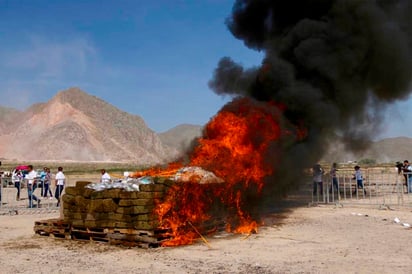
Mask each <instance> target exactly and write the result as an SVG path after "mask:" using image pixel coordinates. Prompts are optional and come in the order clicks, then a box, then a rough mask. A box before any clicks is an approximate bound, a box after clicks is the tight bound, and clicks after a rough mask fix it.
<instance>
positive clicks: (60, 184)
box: [54, 166, 66, 206]
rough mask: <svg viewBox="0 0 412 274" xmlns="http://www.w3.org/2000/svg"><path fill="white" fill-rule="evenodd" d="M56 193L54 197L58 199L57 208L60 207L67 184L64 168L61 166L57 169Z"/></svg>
mask: <svg viewBox="0 0 412 274" xmlns="http://www.w3.org/2000/svg"><path fill="white" fill-rule="evenodd" d="M55 183H56V191H55V193H54V197H55V198H56V199H57V206H60V196H61V194H62V192H63V189H64V184H65V183H66V177H65V176H64V174H63V168H62V167H61V166H59V167H58V168H57V173H56V176H55Z"/></svg>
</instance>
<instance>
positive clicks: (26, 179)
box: [11, 165, 66, 208]
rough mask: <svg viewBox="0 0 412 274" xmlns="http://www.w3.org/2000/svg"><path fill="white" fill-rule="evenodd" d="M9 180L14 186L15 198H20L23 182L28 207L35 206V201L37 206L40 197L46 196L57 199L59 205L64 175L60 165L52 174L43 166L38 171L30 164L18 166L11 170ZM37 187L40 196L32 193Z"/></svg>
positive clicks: (44, 197)
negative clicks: (53, 189) (15, 190)
mask: <svg viewBox="0 0 412 274" xmlns="http://www.w3.org/2000/svg"><path fill="white" fill-rule="evenodd" d="M52 177H54V180H52ZM11 180H12V183H13V184H14V187H15V188H16V189H17V192H16V200H20V199H21V190H22V187H23V184H25V186H26V188H27V196H28V200H29V204H28V207H29V208H33V207H35V205H34V202H37V207H39V205H40V203H41V199H47V198H49V199H53V198H55V199H57V206H59V205H60V196H61V193H62V192H63V189H64V185H65V181H66V177H65V176H64V173H63V168H62V167H58V168H57V173H56V174H55V175H54V176H52V174H51V172H50V168H48V167H44V168H43V170H41V171H40V172H39V171H36V170H34V168H33V166H32V165H28V166H20V167H17V168H16V169H15V170H13V172H12V177H11ZM53 182H54V184H53ZM52 184H53V185H54V188H55V192H54V195H53V192H52ZM37 188H40V196H41V198H39V197H37V195H35V194H34V191H35V190H36V189H37Z"/></svg>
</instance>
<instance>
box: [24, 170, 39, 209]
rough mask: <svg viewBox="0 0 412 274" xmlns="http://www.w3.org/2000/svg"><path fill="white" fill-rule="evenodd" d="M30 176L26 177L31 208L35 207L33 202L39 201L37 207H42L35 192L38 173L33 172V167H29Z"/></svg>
mask: <svg viewBox="0 0 412 274" xmlns="http://www.w3.org/2000/svg"><path fill="white" fill-rule="evenodd" d="M27 171H28V174H27V175H26V177H25V179H26V180H27V194H28V196H29V208H32V207H33V200H34V201H37V207H39V205H40V199H39V198H37V196H36V195H34V191H35V190H36V187H37V184H36V179H37V172H36V171H35V170H33V166H32V165H28V166H27Z"/></svg>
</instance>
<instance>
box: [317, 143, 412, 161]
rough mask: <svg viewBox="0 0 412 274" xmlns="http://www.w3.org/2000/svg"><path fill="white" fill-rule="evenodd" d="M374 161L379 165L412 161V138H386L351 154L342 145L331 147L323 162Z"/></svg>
mask: <svg viewBox="0 0 412 274" xmlns="http://www.w3.org/2000/svg"><path fill="white" fill-rule="evenodd" d="M361 159H373V160H375V161H376V162H378V163H390V162H396V161H403V160H409V161H411V160H412V138H408V137H396V138H386V139H382V140H379V141H376V142H372V144H371V146H370V147H369V148H367V149H365V150H364V151H360V152H350V151H348V150H346V149H345V148H344V146H343V145H342V144H340V143H336V144H334V145H332V146H331V148H330V149H329V152H328V153H327V154H326V155H324V157H323V160H324V161H328V162H347V161H353V160H355V161H359V160H361Z"/></svg>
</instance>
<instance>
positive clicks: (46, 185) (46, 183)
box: [43, 167, 53, 198]
mask: <svg viewBox="0 0 412 274" xmlns="http://www.w3.org/2000/svg"><path fill="white" fill-rule="evenodd" d="M43 180H44V182H43V187H44V189H43V197H44V198H47V195H48V194H49V193H50V198H52V197H53V194H52V192H51V189H50V181H51V175H50V168H48V167H45V168H44V179H43Z"/></svg>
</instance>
